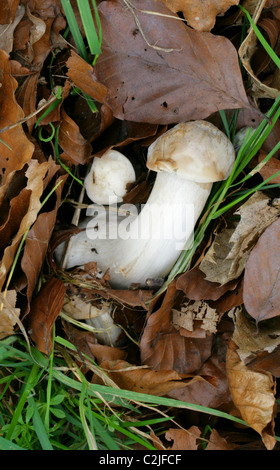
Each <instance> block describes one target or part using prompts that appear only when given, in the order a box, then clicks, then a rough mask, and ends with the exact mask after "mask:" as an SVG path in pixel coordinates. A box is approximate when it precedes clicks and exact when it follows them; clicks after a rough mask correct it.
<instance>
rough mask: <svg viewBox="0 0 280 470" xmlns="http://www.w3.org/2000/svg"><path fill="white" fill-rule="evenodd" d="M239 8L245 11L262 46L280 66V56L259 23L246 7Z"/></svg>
mask: <svg viewBox="0 0 280 470" xmlns="http://www.w3.org/2000/svg"><path fill="white" fill-rule="evenodd" d="M239 8H240V9H241V10H242V11H243V13H244V14H245V15H246V17H247V19H248V20H249V22H250V25H251V26H252V28H253V30H254V32H255V34H256V36H257V38H258V40H259V41H260V43H261V44H262V46H263V47H264V48H265V50H266V52H267V53H268V54H269V56H270V58H271V59H272V60H273V62H274V63H275V64H276V65H277V67H278V68H280V58H279V57H278V55H277V54H276V53H275V52H274V50H273V49H272V47H271V46H270V45H269V44H268V42H267V41H266V39H265V38H264V36H263V35H262V33H261V32H260V30H259V28H258V27H257V25H256V24H255V23H254V21H253V19H252V18H251V16H250V14H249V12H248V11H247V10H245V8H244V7H243V6H242V5H239Z"/></svg>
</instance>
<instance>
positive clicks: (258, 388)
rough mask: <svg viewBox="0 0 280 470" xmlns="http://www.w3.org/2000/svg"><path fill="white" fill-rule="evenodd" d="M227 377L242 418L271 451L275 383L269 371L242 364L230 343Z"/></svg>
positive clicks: (235, 349) (232, 343) (272, 443)
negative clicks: (254, 369)
mask: <svg viewBox="0 0 280 470" xmlns="http://www.w3.org/2000/svg"><path fill="white" fill-rule="evenodd" d="M227 376H228V382H229V387H230V391H231V395H232V399H233V401H234V403H235V406H236V407H237V409H238V410H239V412H240V414H241V416H242V418H243V419H244V421H246V423H247V424H248V425H249V426H250V427H251V428H253V429H254V430H255V431H256V432H258V433H259V434H260V436H261V437H262V440H263V443H264V444H265V446H266V448H267V449H268V450H271V449H273V447H274V446H275V443H276V440H275V437H274V413H275V406H276V401H275V386H276V385H275V380H274V379H273V376H272V375H271V374H270V373H269V372H258V371H252V370H250V369H249V368H248V367H246V365H245V364H244V363H243V362H242V361H241V359H240V357H239V355H238V351H237V346H236V345H235V343H234V342H233V341H232V340H231V341H230V343H229V348H228V353H227Z"/></svg>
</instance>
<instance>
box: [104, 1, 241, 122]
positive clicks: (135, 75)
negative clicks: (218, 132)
mask: <svg viewBox="0 0 280 470" xmlns="http://www.w3.org/2000/svg"><path fill="white" fill-rule="evenodd" d="M134 6H135V8H136V9H135V10H134V9H133V10H131V8H128V9H125V5H124V4H123V3H122V2H120V1H116V2H106V1H105V2H101V4H100V6H99V14H100V18H101V25H102V31H103V38H104V39H103V46H102V55H101V56H100V57H99V58H98V60H97V62H96V64H95V73H96V76H97V79H98V81H100V82H101V83H103V85H105V86H106V87H107V88H108V94H107V97H106V103H107V105H108V106H109V107H111V109H112V110H113V113H114V116H115V117H117V118H119V119H126V120H129V121H137V122H149V123H155V124H170V123H178V122H181V121H187V120H190V119H192V120H193V119H203V118H205V117H207V116H209V115H210V114H211V113H212V112H214V111H217V110H219V109H232V108H243V107H244V106H245V107H246V106H248V101H247V97H246V94H245V92H244V88H243V83H242V78H241V74H240V69H239V65H238V60H237V54H236V50H235V49H234V47H233V45H232V44H231V42H230V41H229V40H227V39H226V38H225V37H218V36H214V35H212V34H211V33H202V32H198V31H194V30H193V29H191V28H189V27H187V26H185V25H184V24H183V23H182V22H180V21H177V20H174V19H173V18H170V17H166V16H158V15H157V16H153V15H151V14H149V15H147V14H145V13H142V12H141V11H140V12H139V9H140V10H149V11H154V12H156V13H157V14H159V15H169V16H170V10H169V9H168V8H167V7H165V6H164V5H163V3H160V2H154V1H151V0H144V1H141V2H139V0H136V1H134ZM135 15H136V16H137V24H136V23H135V20H136V18H135ZM166 31H168V34H166Z"/></svg>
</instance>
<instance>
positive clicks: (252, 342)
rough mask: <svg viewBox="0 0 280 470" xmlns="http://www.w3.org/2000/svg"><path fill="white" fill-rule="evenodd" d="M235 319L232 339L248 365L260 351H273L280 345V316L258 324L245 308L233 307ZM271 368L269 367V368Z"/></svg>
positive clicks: (232, 314)
mask: <svg viewBox="0 0 280 470" xmlns="http://www.w3.org/2000/svg"><path fill="white" fill-rule="evenodd" d="M229 315H230V316H232V318H233V321H234V326H235V328H234V333H233V336H232V339H233V341H234V343H235V344H236V346H238V355H239V357H240V359H241V360H242V361H243V362H244V363H245V364H246V365H247V364H249V363H251V361H252V360H254V358H257V357H258V353H260V352H267V353H269V354H271V353H272V351H274V350H275V349H277V348H278V347H279V345H280V318H279V317H278V318H275V319H274V320H272V321H269V322H264V323H260V324H259V325H256V322H255V320H254V319H253V318H252V317H250V316H249V315H248V314H247V313H246V312H244V309H242V308H238V309H233V312H229ZM267 370H269V369H267Z"/></svg>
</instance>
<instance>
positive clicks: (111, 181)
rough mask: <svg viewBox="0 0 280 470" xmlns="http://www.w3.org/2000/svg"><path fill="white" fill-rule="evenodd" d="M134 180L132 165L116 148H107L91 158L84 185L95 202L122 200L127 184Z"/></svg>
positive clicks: (105, 202)
mask: <svg viewBox="0 0 280 470" xmlns="http://www.w3.org/2000/svg"><path fill="white" fill-rule="evenodd" d="M135 180H136V176H135V171H134V168H133V165H132V164H131V162H130V161H129V159H128V158H127V157H125V156H124V155H123V154H122V153H120V152H118V151H117V150H111V149H110V150H107V152H105V153H104V154H103V155H102V157H95V158H94V159H93V162H92V165H91V168H90V171H89V173H88V175H87V176H86V178H85V182H84V186H85V190H86V193H87V195H88V197H89V198H90V199H91V200H92V201H93V202H95V203H96V204H106V205H107V204H115V203H117V202H122V200H123V196H124V195H125V194H126V191H127V185H128V184H129V183H134V182H135Z"/></svg>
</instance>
